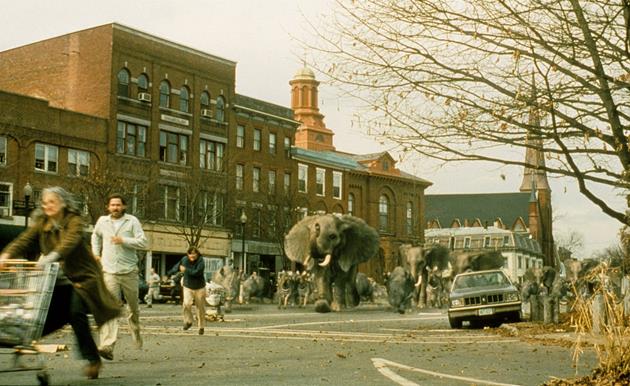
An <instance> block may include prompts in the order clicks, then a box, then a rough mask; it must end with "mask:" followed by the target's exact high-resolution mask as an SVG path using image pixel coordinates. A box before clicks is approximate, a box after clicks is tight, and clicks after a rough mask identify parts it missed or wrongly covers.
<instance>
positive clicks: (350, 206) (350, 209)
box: [348, 193, 354, 216]
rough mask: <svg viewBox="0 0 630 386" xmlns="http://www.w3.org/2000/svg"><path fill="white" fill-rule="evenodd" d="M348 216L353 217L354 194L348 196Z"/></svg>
mask: <svg viewBox="0 0 630 386" xmlns="http://www.w3.org/2000/svg"><path fill="white" fill-rule="evenodd" d="M348 214H349V215H350V216H354V194H352V193H350V194H348Z"/></svg>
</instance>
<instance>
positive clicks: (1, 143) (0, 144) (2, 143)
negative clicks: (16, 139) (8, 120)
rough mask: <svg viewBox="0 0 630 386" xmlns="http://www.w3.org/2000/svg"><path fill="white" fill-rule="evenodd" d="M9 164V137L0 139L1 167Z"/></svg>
mask: <svg viewBox="0 0 630 386" xmlns="http://www.w3.org/2000/svg"><path fill="white" fill-rule="evenodd" d="M6 164H7V137H0V166H2V165H6Z"/></svg>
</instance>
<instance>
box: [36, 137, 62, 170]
mask: <svg viewBox="0 0 630 386" xmlns="http://www.w3.org/2000/svg"><path fill="white" fill-rule="evenodd" d="M58 159H59V148H58V147H57V146H53V145H46V144H43V143H36V144H35V170H39V171H42V172H49V173H57V160H58Z"/></svg>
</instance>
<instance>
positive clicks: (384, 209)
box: [378, 194, 389, 232]
mask: <svg viewBox="0 0 630 386" xmlns="http://www.w3.org/2000/svg"><path fill="white" fill-rule="evenodd" d="M378 229H379V230H380V231H381V232H387V231H388V229H389V199H388V198H387V196H385V195H384V194H382V195H381V197H380V198H379V199H378Z"/></svg>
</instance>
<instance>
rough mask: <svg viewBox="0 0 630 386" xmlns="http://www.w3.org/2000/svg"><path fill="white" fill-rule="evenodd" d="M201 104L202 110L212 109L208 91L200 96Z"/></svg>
mask: <svg viewBox="0 0 630 386" xmlns="http://www.w3.org/2000/svg"><path fill="white" fill-rule="evenodd" d="M199 104H200V105H201V108H202V109H209V108H210V94H209V93H208V92H207V91H204V92H202V93H201V95H200V96H199Z"/></svg>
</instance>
